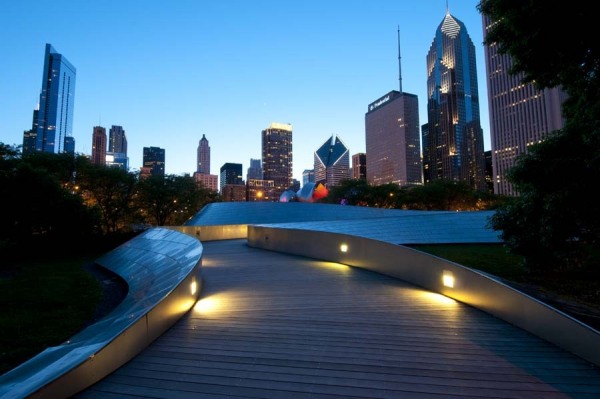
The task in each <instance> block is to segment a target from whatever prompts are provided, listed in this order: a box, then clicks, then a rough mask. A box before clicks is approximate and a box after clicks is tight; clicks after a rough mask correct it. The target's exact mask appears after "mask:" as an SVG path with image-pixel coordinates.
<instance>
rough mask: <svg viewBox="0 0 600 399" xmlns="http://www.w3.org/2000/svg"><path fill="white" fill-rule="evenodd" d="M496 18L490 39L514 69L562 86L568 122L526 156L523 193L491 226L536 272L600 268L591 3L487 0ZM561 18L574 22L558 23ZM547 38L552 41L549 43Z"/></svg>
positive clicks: (599, 153)
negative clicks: (560, 4) (558, 25)
mask: <svg viewBox="0 0 600 399" xmlns="http://www.w3.org/2000/svg"><path fill="white" fill-rule="evenodd" d="M478 8H479V10H480V11H481V12H482V13H483V14H485V15H487V16H489V17H490V18H491V19H492V20H493V21H495V22H496V23H495V24H494V25H493V27H492V29H491V30H490V31H489V32H488V36H487V38H486V44H490V45H491V44H494V43H495V44H496V45H498V48H499V51H500V52H501V53H506V54H508V55H510V56H511V58H512V60H513V67H512V72H513V73H519V74H522V75H521V76H522V77H523V81H524V82H531V83H534V84H536V86H537V87H538V88H540V89H543V88H551V87H561V88H562V89H563V90H564V91H565V92H566V93H567V94H568V100H567V101H566V102H565V104H564V105H563V114H564V116H565V118H566V121H567V123H566V126H565V128H564V129H563V130H562V131H558V132H554V133H552V134H551V136H550V137H549V138H548V139H546V140H545V141H543V142H542V143H540V144H537V145H535V146H534V147H533V148H531V150H530V152H529V153H528V154H527V155H524V156H522V157H521V158H520V159H519V160H518V162H517V164H516V165H515V167H514V168H513V170H512V171H511V172H510V174H509V176H508V179H509V181H510V182H511V183H512V184H513V185H514V186H515V188H516V189H517V190H518V192H519V193H520V196H519V197H518V198H516V199H515V200H514V201H511V202H510V203H508V204H506V205H505V206H504V207H502V208H501V209H499V210H498V212H497V213H496V216H495V217H494V218H493V220H492V227H493V228H495V229H498V230H501V231H502V237H503V239H504V240H505V242H506V243H507V245H509V246H510V248H511V249H512V250H513V251H514V252H515V253H517V254H521V255H523V256H525V258H526V264H527V266H528V268H529V270H530V271H532V272H535V273H542V272H544V271H546V270H554V271H557V270H565V269H581V268H590V267H595V268H597V267H599V266H600V260H599V259H598V257H597V255H596V254H597V253H598V251H599V250H600V240H599V238H600V206H599V205H598V201H595V200H594V197H593V195H592V194H591V192H590V188H591V187H593V185H594V184H595V183H596V182H598V181H599V180H600V43H599V42H598V41H597V40H596V38H595V28H596V27H595V22H596V21H595V15H594V13H590V12H589V8H588V7H587V3H584V2H583V1H576V2H575V4H571V5H570V6H569V7H567V8H565V7H551V6H548V3H547V2H546V1H543V0H532V1H527V2H519V1H513V0H482V1H481V2H480V3H479V5H478ZM556 21H560V22H561V24H562V26H569V27H570V28H569V29H557V28H556ZM548 43H551V44H552V45H550V46H548Z"/></svg>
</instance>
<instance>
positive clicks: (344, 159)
mask: <svg viewBox="0 0 600 399" xmlns="http://www.w3.org/2000/svg"><path fill="white" fill-rule="evenodd" d="M314 159H315V162H314V173H315V181H316V182H318V183H323V184H325V186H326V187H333V186H337V185H338V184H339V183H340V182H341V181H342V180H345V179H348V178H349V176H348V172H349V170H350V153H349V152H348V147H346V145H345V144H344V143H343V142H342V140H341V139H340V138H339V137H338V136H336V135H335V134H334V135H331V138H330V139H327V141H325V143H323V145H322V146H321V147H319V149H318V150H317V151H315V154H314Z"/></svg>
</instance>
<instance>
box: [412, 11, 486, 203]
mask: <svg viewBox="0 0 600 399" xmlns="http://www.w3.org/2000/svg"><path fill="white" fill-rule="evenodd" d="M427 119H428V121H427V124H426V125H424V126H423V165H424V178H425V184H427V183H429V182H431V181H434V180H451V181H462V182H465V183H467V184H469V185H470V186H471V187H472V188H473V189H476V190H479V191H486V190H487V186H486V182H485V156H484V151H483V131H482V129H481V123H480V119H479V91H478V86H477V69H476V59H475V46H474V45H473V42H472V41H471V38H470V37H469V34H468V33H467V28H466V27H465V25H464V23H462V22H461V21H460V20H458V19H456V18H455V17H454V16H452V15H451V14H450V11H449V10H448V8H446V16H445V17H444V19H443V20H442V22H441V23H440V25H439V26H438V28H437V30H436V33H435V37H434V39H433V42H432V44H431V47H430V49H429V52H428V54H427Z"/></svg>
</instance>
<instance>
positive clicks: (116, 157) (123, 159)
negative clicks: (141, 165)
mask: <svg viewBox="0 0 600 399" xmlns="http://www.w3.org/2000/svg"><path fill="white" fill-rule="evenodd" d="M106 166H108V167H111V168H119V169H123V170H129V158H128V157H127V156H125V154H124V153H122V152H112V151H106Z"/></svg>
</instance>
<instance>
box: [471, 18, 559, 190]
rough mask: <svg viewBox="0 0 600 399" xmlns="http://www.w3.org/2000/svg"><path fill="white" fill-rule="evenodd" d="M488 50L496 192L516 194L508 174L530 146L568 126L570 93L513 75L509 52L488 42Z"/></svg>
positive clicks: (485, 26)
mask: <svg viewBox="0 0 600 399" xmlns="http://www.w3.org/2000/svg"><path fill="white" fill-rule="evenodd" d="M482 19H483V35H484V40H485V37H486V35H487V32H488V30H489V29H490V25H491V24H492V22H491V20H490V19H489V17H487V16H485V15H483V17H482ZM484 50H485V67H486V74H487V88H488V106H489V112H490V135H491V147H492V171H493V184H494V193H495V194H502V195H516V194H517V193H516V192H515V191H514V189H513V187H512V185H511V184H510V183H509V182H508V181H507V179H506V173H507V171H508V170H509V169H510V168H512V167H513V166H514V165H515V161H516V158H517V157H518V156H519V155H521V154H523V153H527V152H528V149H529V146H530V145H532V144H535V143H539V142H540V141H542V140H543V139H544V138H545V137H546V136H547V134H548V133H550V132H552V131H554V130H558V129H562V128H563V127H564V124H565V121H564V119H563V117H562V109H561V106H562V103H563V101H564V100H565V99H566V94H565V93H564V92H563V91H562V90H560V89H559V88H553V89H545V90H543V91H540V90H537V89H536V88H535V86H534V85H533V84H531V83H529V84H523V83H522V82H521V81H522V78H523V76H522V75H511V74H509V70H510V68H511V67H512V59H511V57H510V56H509V55H508V54H498V47H497V46H496V45H491V46H487V45H486V46H485V47H484Z"/></svg>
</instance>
